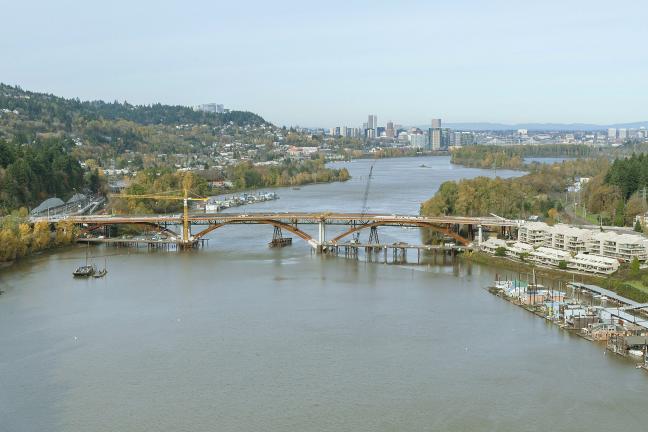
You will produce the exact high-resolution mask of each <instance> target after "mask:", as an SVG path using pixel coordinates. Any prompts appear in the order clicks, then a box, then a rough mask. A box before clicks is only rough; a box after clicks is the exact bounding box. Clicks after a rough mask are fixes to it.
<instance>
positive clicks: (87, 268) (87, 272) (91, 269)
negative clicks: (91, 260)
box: [72, 264, 97, 277]
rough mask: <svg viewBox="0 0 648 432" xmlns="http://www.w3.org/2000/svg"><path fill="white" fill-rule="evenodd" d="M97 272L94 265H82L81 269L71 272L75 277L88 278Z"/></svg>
mask: <svg viewBox="0 0 648 432" xmlns="http://www.w3.org/2000/svg"><path fill="white" fill-rule="evenodd" d="M96 271H97V269H96V267H95V266H94V265H92V264H91V265H83V266H81V267H77V269H76V270H74V271H73V272H72V274H73V275H74V276H77V277H90V276H92V275H94V274H95V272H96Z"/></svg>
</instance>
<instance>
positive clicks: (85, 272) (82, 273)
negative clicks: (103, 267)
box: [72, 243, 97, 277]
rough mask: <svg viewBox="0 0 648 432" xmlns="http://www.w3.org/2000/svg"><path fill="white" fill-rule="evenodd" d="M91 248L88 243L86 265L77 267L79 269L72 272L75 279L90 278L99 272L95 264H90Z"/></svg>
mask: <svg viewBox="0 0 648 432" xmlns="http://www.w3.org/2000/svg"><path fill="white" fill-rule="evenodd" d="M89 248H90V243H88V247H87V248H86V256H85V265H82V266H80V267H77V269H76V270H74V271H73V272H72V274H73V275H74V277H90V276H92V275H94V274H95V273H96V272H97V267H96V266H95V265H94V264H88V249H89Z"/></svg>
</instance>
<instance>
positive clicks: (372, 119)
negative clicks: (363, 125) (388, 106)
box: [367, 114, 378, 129]
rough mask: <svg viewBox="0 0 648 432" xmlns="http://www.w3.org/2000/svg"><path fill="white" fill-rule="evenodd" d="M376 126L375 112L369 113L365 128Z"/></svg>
mask: <svg viewBox="0 0 648 432" xmlns="http://www.w3.org/2000/svg"><path fill="white" fill-rule="evenodd" d="M377 127H378V116H377V115H375V114H369V118H368V120H367V129H376V128H377Z"/></svg>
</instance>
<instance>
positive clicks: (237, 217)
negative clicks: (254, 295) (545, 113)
mask: <svg viewBox="0 0 648 432" xmlns="http://www.w3.org/2000/svg"><path fill="white" fill-rule="evenodd" d="M33 220H34V221H35V222H36V221H39V220H46V221H49V222H58V221H60V220H67V221H71V222H73V223H77V224H128V223H149V224H150V223H154V224H180V223H182V221H183V216H182V214H180V213H178V214H162V215H92V216H68V217H65V216H62V217H52V218H49V219H48V218H46V217H43V218H34V219H33ZM268 220H276V221H282V222H284V223H290V224H319V223H321V222H324V223H326V224H328V225H350V224H353V223H376V222H379V223H381V224H383V225H394V226H403V225H416V224H431V225H434V224H438V225H475V226H478V225H482V226H489V227H516V226H517V222H516V221H512V220H508V219H501V218H495V217H467V216H414V215H397V214H360V213H296V212H290V213H192V214H190V215H189V222H190V223H191V224H194V225H211V224H220V223H259V222H260V221H268Z"/></svg>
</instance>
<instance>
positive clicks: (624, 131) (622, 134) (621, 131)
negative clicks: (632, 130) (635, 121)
mask: <svg viewBox="0 0 648 432" xmlns="http://www.w3.org/2000/svg"><path fill="white" fill-rule="evenodd" d="M626 138H628V130H627V129H626V128H621V129H619V139H620V140H621V141H623V140H624V139H626Z"/></svg>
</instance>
